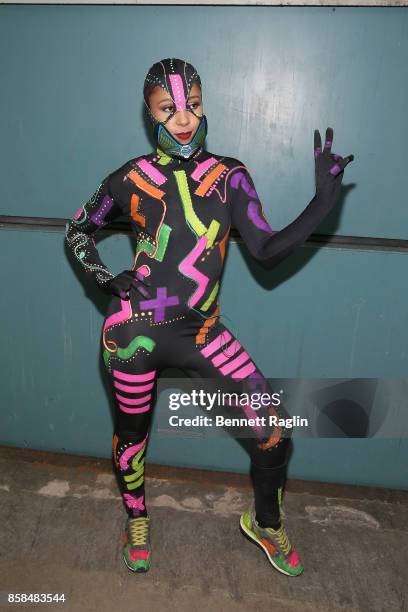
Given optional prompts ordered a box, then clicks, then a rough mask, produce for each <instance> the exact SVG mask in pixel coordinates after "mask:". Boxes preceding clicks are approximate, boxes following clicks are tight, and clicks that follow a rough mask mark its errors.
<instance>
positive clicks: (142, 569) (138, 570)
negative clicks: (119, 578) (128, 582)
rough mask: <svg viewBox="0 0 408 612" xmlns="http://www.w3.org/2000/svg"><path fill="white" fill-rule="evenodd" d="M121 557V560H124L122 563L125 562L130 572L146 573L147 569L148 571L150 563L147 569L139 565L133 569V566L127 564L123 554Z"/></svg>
mask: <svg viewBox="0 0 408 612" xmlns="http://www.w3.org/2000/svg"><path fill="white" fill-rule="evenodd" d="M122 559H123V561H124V563H125V565H126V567H127V568H128V569H130V571H131V572H134V573H135V574H146V572H148V571H149V569H150V565H149V567H148V568H147V569H144V568H142V567H139V569H134V568H133V567H130V565H129V564H128V562H127V561H126V558H125V557H124V555H122Z"/></svg>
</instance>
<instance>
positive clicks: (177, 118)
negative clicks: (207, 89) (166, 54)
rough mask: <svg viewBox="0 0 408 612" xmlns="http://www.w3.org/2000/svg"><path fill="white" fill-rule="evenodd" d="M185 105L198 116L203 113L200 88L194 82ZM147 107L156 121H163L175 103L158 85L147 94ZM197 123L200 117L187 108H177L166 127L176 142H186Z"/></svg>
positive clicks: (192, 133)
mask: <svg viewBox="0 0 408 612" xmlns="http://www.w3.org/2000/svg"><path fill="white" fill-rule="evenodd" d="M186 106H187V107H189V108H192V109H193V111H194V112H195V113H196V114H197V115H199V116H200V117H201V116H202V115H203V106H202V99H201V88H200V86H199V85H198V84H197V83H196V82H194V83H193V84H192V86H191V89H190V96H189V98H188V100H187V102H186ZM149 107H150V110H151V112H152V114H153V115H154V117H155V118H156V119H157V121H163V122H164V121H166V119H167V118H168V116H169V115H170V114H171V113H172V112H173V111H174V109H175V104H174V102H173V100H172V99H171V97H170V96H169V94H168V93H167V91H166V90H165V89H163V87H160V86H159V85H158V86H157V87H155V88H154V89H153V91H152V92H151V94H150V96H149ZM199 123H200V119H199V118H198V117H196V116H195V115H193V113H191V112H190V111H189V110H178V111H177V112H176V113H175V114H174V115H173V116H172V117H171V119H169V120H168V122H167V123H166V128H167V129H168V131H169V132H170V134H171V135H172V136H173V138H175V139H176V140H177V142H180V143H181V144H187V143H188V142H189V141H190V140H191V138H192V137H193V135H194V133H195V131H196V129H197V128H198V125H199Z"/></svg>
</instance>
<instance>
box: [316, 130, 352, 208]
mask: <svg viewBox="0 0 408 612" xmlns="http://www.w3.org/2000/svg"><path fill="white" fill-rule="evenodd" d="M333 134H334V132H333V129H332V128H330V127H328V128H327V130H326V140H325V143H324V149H323V151H322V140H321V137H320V132H319V130H315V131H314V158H315V178H316V193H317V194H319V193H323V192H324V193H327V195H334V196H337V195H338V193H339V192H340V185H341V181H342V179H343V175H344V168H345V167H346V166H347V164H348V163H350V162H351V161H353V159H354V155H348V156H347V157H341V155H336V154H335V153H332V152H331V147H332V143H333Z"/></svg>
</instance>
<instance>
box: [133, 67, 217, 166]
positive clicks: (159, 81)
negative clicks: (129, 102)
mask: <svg viewBox="0 0 408 612" xmlns="http://www.w3.org/2000/svg"><path fill="white" fill-rule="evenodd" d="M194 82H197V83H198V84H199V85H200V87H201V79H200V77H199V75H198V73H197V71H196V69H195V68H194V66H192V65H191V64H189V63H188V62H185V61H184V60H180V59H175V58H167V59H163V60H161V61H160V62H156V63H155V64H153V66H152V67H151V68H150V70H149V72H148V73H147V75H146V78H145V82H144V87H143V98H144V102H145V105H146V107H147V111H148V114H149V117H150V119H151V121H152V123H153V129H154V139H155V141H156V143H157V146H158V147H159V148H160V149H161V150H162V151H163V152H164V153H166V154H167V155H169V156H171V157H177V158H179V159H190V158H191V157H192V156H193V155H194V154H195V153H196V152H197V151H198V150H199V149H200V148H201V146H202V144H203V143H204V140H205V137H206V135H207V118H206V116H205V115H197V114H196V113H195V112H194V110H193V109H192V108H191V107H190V106H189V105H188V104H187V100H188V98H189V96H190V90H191V87H192V84H193V83H194ZM157 85H159V86H160V87H163V89H165V90H166V92H167V94H168V95H169V97H170V98H171V99H172V100H173V102H174V110H173V111H172V112H171V113H170V114H169V115H168V117H167V118H166V120H165V121H158V120H157V119H156V118H155V117H154V115H153V114H152V112H151V110H150V108H149V103H148V96H149V93H150V92H151V91H152V89H153V88H154V87H156V86H157ZM180 110H187V111H189V112H190V113H192V114H193V115H195V116H196V117H197V118H198V119H199V120H200V123H199V124H198V127H197V129H196V131H195V132H194V134H193V135H192V137H191V139H190V141H189V142H188V143H186V144H182V143H180V142H178V141H177V140H176V139H175V138H173V136H172V135H171V134H170V132H169V131H168V129H167V128H166V123H167V122H168V121H169V119H171V117H173V116H174V115H175V114H176V112H177V111H180Z"/></svg>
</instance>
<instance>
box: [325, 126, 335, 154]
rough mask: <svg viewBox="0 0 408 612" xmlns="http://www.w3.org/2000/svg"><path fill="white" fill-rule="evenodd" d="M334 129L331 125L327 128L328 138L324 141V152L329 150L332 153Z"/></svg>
mask: <svg viewBox="0 0 408 612" xmlns="http://www.w3.org/2000/svg"><path fill="white" fill-rule="evenodd" d="M333 134H334V132H333V129H332V128H331V127H328V128H327V130H326V140H325V142H324V151H323V152H324V153H325V152H326V151H327V153H330V151H331V147H332V143H333Z"/></svg>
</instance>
